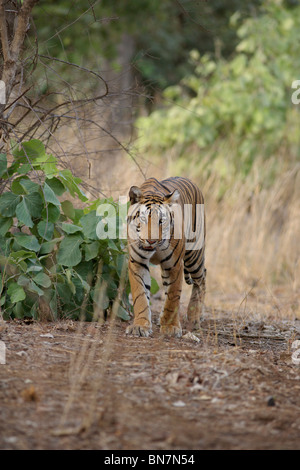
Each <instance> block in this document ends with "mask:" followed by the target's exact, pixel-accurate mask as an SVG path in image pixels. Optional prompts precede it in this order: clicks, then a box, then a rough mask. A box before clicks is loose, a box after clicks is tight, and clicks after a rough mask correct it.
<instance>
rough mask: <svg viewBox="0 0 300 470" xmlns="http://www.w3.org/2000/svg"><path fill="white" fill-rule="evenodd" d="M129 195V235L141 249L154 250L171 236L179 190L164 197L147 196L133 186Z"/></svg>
mask: <svg viewBox="0 0 300 470" xmlns="http://www.w3.org/2000/svg"><path fill="white" fill-rule="evenodd" d="M129 196H130V200H131V206H130V210H129V225H128V228H129V237H130V239H131V240H135V245H136V247H138V248H139V249H140V250H143V251H145V252H147V251H148V252H154V251H155V250H156V249H157V248H159V247H161V246H162V245H163V244H164V242H165V241H166V240H168V239H169V238H170V236H171V233H172V228H173V214H172V205H173V204H174V203H175V202H176V201H177V200H178V199H179V196H180V195H179V192H178V191H177V190H175V191H173V192H172V193H169V194H167V195H166V196H164V197H159V196H156V195H155V196H154V195H152V196H145V195H143V194H142V192H141V191H140V189H139V188H137V187H136V186H133V187H132V188H131V190H130V193H129Z"/></svg>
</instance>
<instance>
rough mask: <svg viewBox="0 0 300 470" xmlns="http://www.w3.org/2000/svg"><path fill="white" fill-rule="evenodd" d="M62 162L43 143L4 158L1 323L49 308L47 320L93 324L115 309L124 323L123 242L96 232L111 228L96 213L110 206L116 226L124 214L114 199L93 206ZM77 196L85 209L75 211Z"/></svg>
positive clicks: (0, 171)
mask: <svg viewBox="0 0 300 470" xmlns="http://www.w3.org/2000/svg"><path fill="white" fill-rule="evenodd" d="M57 163H58V162H57V159H56V158H55V157H54V156H53V155H50V154H47V153H46V150H45V147H44V145H43V144H42V143H41V142H40V141H38V140H32V141H30V142H25V143H23V144H22V148H21V149H18V148H15V150H14V151H13V161H12V162H11V164H10V165H8V163H7V157H6V155H5V154H1V155H0V178H1V180H2V183H3V185H5V183H6V186H8V183H10V189H9V190H7V191H5V192H3V193H2V195H1V197H0V267H1V289H0V305H1V311H2V316H3V317H4V318H5V319H9V318H24V317H29V318H34V319H37V318H39V316H40V313H41V310H42V309H45V308H46V310H47V312H48V313H47V316H48V318H49V315H50V318H52V319H57V318H59V317H64V318H72V319H78V318H84V319H86V320H92V319H93V318H95V315H96V317H97V312H98V313H99V312H100V311H107V310H109V309H110V308H111V307H112V305H114V309H115V312H116V314H117V315H118V316H119V317H121V318H122V319H124V320H127V319H129V315H128V313H127V309H128V305H129V304H128V292H129V287H128V280H127V270H126V265H127V262H126V257H127V256H126V253H125V251H124V250H125V241H123V240H120V239H119V238H115V239H114V240H112V239H108V238H106V239H99V238H98V236H97V233H96V228H97V224H98V223H99V222H100V221H101V222H103V227H104V231H105V229H106V228H107V224H106V222H107V219H106V218H105V215H106V213H102V215H97V209H98V208H99V206H101V205H102V204H110V207H113V208H114V211H115V216H116V221H118V220H119V219H118V217H119V207H118V205H117V204H115V203H114V202H113V201H112V199H101V200H100V199H98V200H96V201H92V202H89V201H88V200H87V198H86V196H85V195H84V193H83V192H82V190H81V189H80V186H79V184H80V182H81V180H80V179H79V178H76V177H74V176H73V175H72V173H71V172H70V171H69V170H68V169H59V168H58V165H57ZM62 196H65V197H66V198H65V199H64V200H62ZM75 197H77V199H79V200H80V201H81V206H83V208H76V207H74V205H73V203H72V202H71V200H70V199H72V198H75ZM104 207H106V206H104ZM102 212H103V211H102ZM120 215H121V214H120Z"/></svg>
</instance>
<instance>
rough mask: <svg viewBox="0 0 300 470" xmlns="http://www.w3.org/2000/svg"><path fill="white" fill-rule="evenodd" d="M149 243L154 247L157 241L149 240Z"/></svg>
mask: <svg viewBox="0 0 300 470" xmlns="http://www.w3.org/2000/svg"><path fill="white" fill-rule="evenodd" d="M147 242H148V243H149V245H153V243H155V242H156V240H147Z"/></svg>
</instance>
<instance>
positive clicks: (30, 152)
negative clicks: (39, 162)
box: [13, 139, 46, 161]
mask: <svg viewBox="0 0 300 470" xmlns="http://www.w3.org/2000/svg"><path fill="white" fill-rule="evenodd" d="M45 154H46V150H45V146H44V144H43V143H42V142H41V141H40V140H38V139H32V140H30V141H28V142H23V143H22V145H21V148H20V150H19V149H17V148H16V149H15V150H14V151H13V155H14V157H15V158H21V157H26V158H27V157H28V158H29V160H30V161H32V160H35V159H36V158H38V157H41V156H43V155H45Z"/></svg>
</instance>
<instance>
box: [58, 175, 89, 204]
mask: <svg viewBox="0 0 300 470" xmlns="http://www.w3.org/2000/svg"><path fill="white" fill-rule="evenodd" d="M59 176H60V177H61V179H62V181H63V184H64V185H65V187H66V188H67V189H68V190H69V192H70V194H71V195H72V196H73V197H74V196H75V194H77V196H78V197H79V199H81V201H84V202H85V201H87V200H88V198H87V197H86V195H85V194H84V193H83V191H81V189H80V187H79V186H78V184H79V183H81V179H80V178H76V177H75V176H73V175H72V173H71V171H70V170H61V171H60V172H59Z"/></svg>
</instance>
